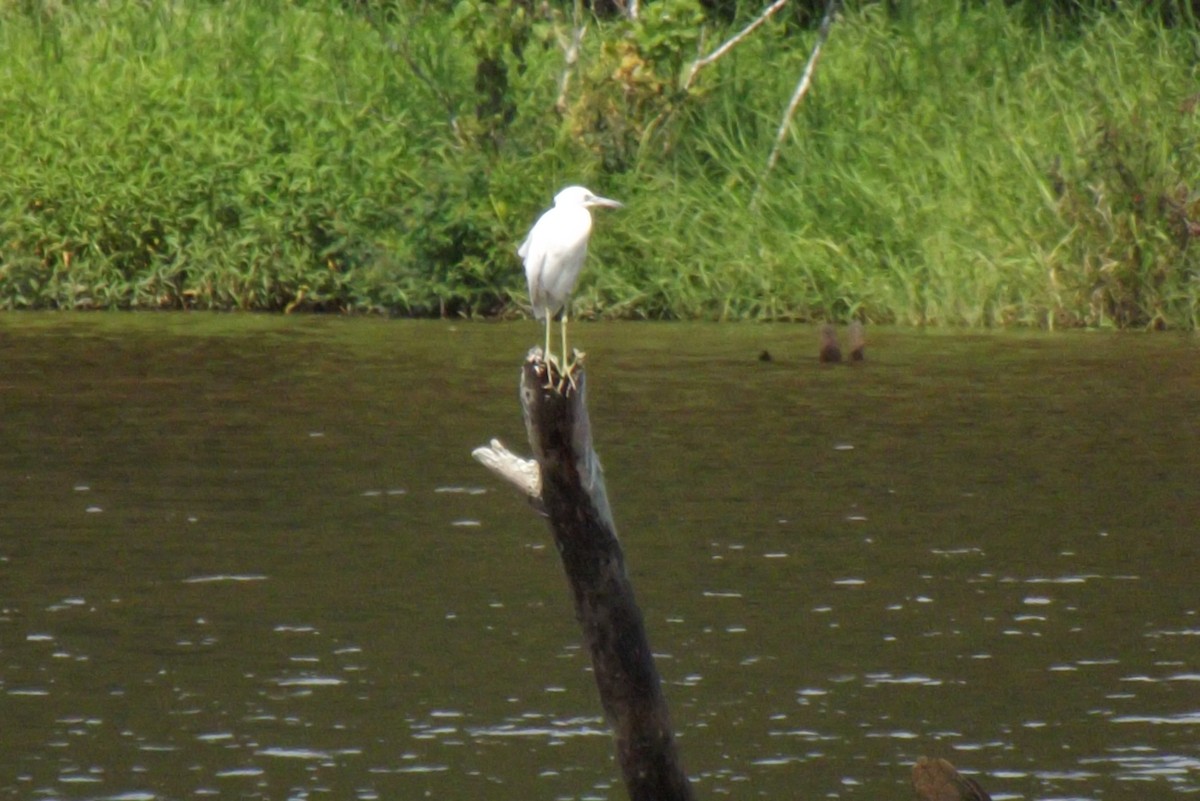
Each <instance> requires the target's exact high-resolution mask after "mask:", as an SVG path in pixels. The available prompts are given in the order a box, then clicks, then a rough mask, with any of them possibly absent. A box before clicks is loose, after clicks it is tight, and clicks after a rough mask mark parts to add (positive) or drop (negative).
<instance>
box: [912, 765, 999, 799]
mask: <svg viewBox="0 0 1200 801" xmlns="http://www.w3.org/2000/svg"><path fill="white" fill-rule="evenodd" d="M912 780H913V789H914V790H916V791H917V798H919V799H920V801H992V797H991V796H990V795H988V794H987V793H986V792H984V790H983V788H982V787H980V786H979V783H978V782H976V781H975V780H974V779H970V778H967V777H966V776H963V775H961V774H960V773H959V772H958V771H957V770H955V769H954V766H953V765H951V764H950V763H949V762H947V761H946V760H944V759H930V758H929V757H921V758H920V759H918V760H917V764H916V765H913V778H912Z"/></svg>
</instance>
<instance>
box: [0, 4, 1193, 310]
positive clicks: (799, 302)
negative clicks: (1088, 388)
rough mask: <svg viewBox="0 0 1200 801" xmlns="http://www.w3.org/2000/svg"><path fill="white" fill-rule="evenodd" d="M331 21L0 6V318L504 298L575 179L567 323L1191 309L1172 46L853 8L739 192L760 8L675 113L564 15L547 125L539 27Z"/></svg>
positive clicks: (1178, 87) (1183, 149) (777, 105)
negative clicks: (566, 25) (582, 253)
mask: <svg viewBox="0 0 1200 801" xmlns="http://www.w3.org/2000/svg"><path fill="white" fill-rule="evenodd" d="M672 2H676V3H686V2H690V0H672ZM505 7H506V8H509V6H505ZM361 8H367V9H370V8H377V7H375V6H356V5H354V4H350V5H349V6H347V7H343V6H342V5H340V4H337V3H334V2H332V0H330V2H321V0H313V2H309V3H306V4H296V3H288V2H284V1H283V0H274V1H273V2H250V0H228V2H225V3H219V4H209V3H203V4H200V3H186V2H180V1H179V0H147V2H132V0H109V2H103V3H98V4H69V3H55V4H50V3H36V2H4V0H0V114H2V115H3V122H4V124H3V128H2V130H0V304H3V305H6V306H8V307H57V308H114V307H115V308H178V307H200V308H261V309H292V308H306V309H330V310H359V311H368V310H370V311H380V310H385V311H390V312H395V313H401V314H502V313H507V312H509V311H511V310H515V309H519V308H520V306H521V304H522V302H523V295H524V292H523V279H522V276H521V273H520V269H519V265H518V263H517V261H516V259H515V256H514V255H513V250H514V247H515V244H516V243H517V242H519V241H520V238H521V237H522V236H523V235H524V233H525V230H526V229H527V227H528V225H529V223H530V222H531V221H532V220H533V219H534V217H535V216H536V214H537V213H538V212H539V211H540V210H541V209H542V208H543V207H544V206H545V205H546V204H547V203H548V202H549V198H550V197H551V196H552V194H553V193H554V191H555V190H556V189H557V188H558V187H559V186H561V185H563V184H565V183H568V182H583V183H590V184H594V185H593V188H594V189H597V190H602V191H603V192H604V194H607V195H609V196H615V197H619V198H621V199H622V200H624V201H626V203H627V206H628V208H627V209H626V210H624V211H622V212H616V213H606V214H604V216H603V218H602V219H601V220H599V222H598V223H597V232H596V234H595V235H594V239H593V251H594V256H593V264H592V267H591V268H590V269H589V270H588V271H587V272H585V278H584V282H583V285H582V286H581V287H580V290H579V292H578V293H577V311H578V312H579V313H582V314H590V315H597V316H621V317H652V318H660V317H665V318H697V317H699V318H719V319H811V318H822V317H829V318H848V317H859V318H863V319H869V320H875V321H898V322H903V323H913V324H952V325H1008V324H1034V325H1118V326H1134V327H1136V326H1155V327H1190V328H1194V327H1196V324H1197V319H1198V316H1200V315H1198V310H1200V261H1198V260H1197V255H1196V250H1195V248H1193V247H1191V238H1192V236H1193V235H1195V234H1197V233H1200V194H1198V192H1200V190H1198V188H1197V186H1196V184H1197V181H1198V179H1197V178H1196V176H1197V175H1200V170H1198V167H1200V164H1197V161H1196V159H1197V152H1196V143H1197V135H1198V133H1200V127H1198V121H1197V117H1196V101H1195V96H1194V95H1195V93H1196V92H1197V91H1200V89H1198V87H1197V83H1196V77H1197V74H1196V68H1195V67H1194V66H1193V65H1194V64H1195V63H1196V55H1197V38H1196V31H1195V30H1194V29H1191V28H1173V27H1168V26H1165V25H1164V24H1163V23H1162V22H1161V21H1160V20H1158V19H1156V18H1153V17H1151V16H1148V15H1147V14H1145V13H1143V12H1141V11H1122V12H1113V13H1110V14H1096V15H1094V16H1091V17H1088V18H1085V19H1082V20H1073V21H1072V22H1071V24H1070V25H1065V24H1064V25H1062V26H1059V27H1056V24H1055V22H1054V21H1053V19H1052V18H1049V17H1046V18H1044V19H1043V18H1039V17H1038V15H1036V14H1031V13H1029V10H1028V8H1021V7H1006V6H1005V5H1004V4H1002V3H998V2H997V3H981V4H979V5H976V6H971V7H965V4H962V3H959V2H952V1H951V0H938V2H932V3H928V4H914V5H913V6H911V8H910V9H909V10H908V12H907V13H905V14H903V15H898V16H895V17H889V16H888V15H887V14H886V13H885V8H884V7H883V6H881V5H872V4H863V5H862V6H861V7H854V6H853V5H852V7H851V8H850V9H849V10H848V11H847V12H846V14H845V15H844V17H843V18H842V19H841V20H840V21H839V23H838V25H837V26H836V27H835V29H834V31H833V35H832V37H831V39H830V41H829V43H828V44H827V46H826V49H825V54H824V56H823V60H822V61H821V63H820V65H819V67H818V72H817V78H816V84H815V87H814V89H813V91H812V93H811V94H810V95H809V96H808V97H807V98H806V100H805V103H804V105H802V106H801V109H800V113H799V115H798V116H797V118H796V119H795V120H794V124H793V128H792V131H791V133H790V135H789V139H788V141H787V143H786V146H785V149H784V152H783V158H782V159H781V160H780V163H779V165H778V166H777V168H776V169H775V170H774V171H773V172H772V173H771V174H770V175H767V176H765V178H764V166H765V161H766V156H767V154H768V152H769V151H770V147H771V144H772V142H773V140H774V136H775V131H776V128H777V126H778V124H779V117H780V114H781V113H782V110H783V107H784V105H785V103H786V101H787V98H788V96H789V95H790V93H791V91H792V88H793V85H794V82H795V81H796V79H797V77H798V75H799V72H800V69H801V68H802V66H803V63H804V60H805V59H806V57H807V49H808V44H809V43H810V41H811V36H810V35H807V34H804V33H802V32H798V31H796V30H793V29H792V28H791V27H790V26H788V25H786V24H782V23H780V24H773V25H771V26H768V27H765V28H763V29H761V30H760V31H759V32H758V33H757V34H756V35H755V36H754V37H753V38H752V39H751V40H750V41H749V42H748V43H747V44H744V45H743V46H741V47H740V48H739V49H738V50H735V51H734V52H733V53H732V54H731V55H730V56H729V57H727V58H725V59H723V60H722V61H720V62H719V63H718V64H717V65H716V66H715V67H713V68H712V69H710V70H709V71H708V72H707V73H706V74H705V76H704V78H703V80H702V81H701V82H700V84H699V86H698V87H697V91H695V92H694V93H692V94H691V95H689V96H687V97H683V96H679V95H676V94H673V92H674V90H673V86H672V77H673V76H672V74H671V73H670V71H669V70H668V71H667V73H666V74H658V75H656V74H654V73H652V72H651V71H649V70H643V71H641V72H636V74H635V71H634V70H632V69H626V70H625V71H622V69H624V68H625V67H627V65H628V64H629V63H631V62H630V58H631V56H630V53H632V52H634V50H633V49H632V48H634V45H635V44H636V43H637V39H636V36H637V31H633V30H631V29H630V27H629V26H628V24H625V23H618V22H606V23H601V22H597V21H595V20H593V21H592V23H591V25H590V27H589V32H588V34H587V36H586V37H585V38H584V40H583V52H582V53H581V59H580V67H579V69H578V72H577V73H576V75H575V76H574V78H573V82H572V84H571V86H570V96H569V98H568V100H569V106H568V109H567V111H566V113H565V114H563V115H562V116H560V115H559V114H557V113H556V112H555V111H554V102H555V98H556V96H557V93H558V88H559V83H558V81H559V78H560V76H561V73H562V69H563V59H562V53H561V51H560V49H559V47H558V46H557V44H556V43H555V39H554V36H553V35H552V33H546V31H545V30H544V29H543V28H538V27H536V26H535V27H534V28H532V29H531V30H532V31H533V34H532V35H531V37H530V40H529V41H528V42H527V43H525V44H524V45H523V46H522V47H516V46H512V47H504V48H500V49H497V50H494V51H491V50H489V51H486V52H485V50H484V49H481V46H480V45H479V39H478V37H476V38H474V39H473V38H472V35H473V34H478V33H479V30H480V28H479V27H478V26H479V25H481V24H484V23H480V22H479V21H478V19H477V20H476V21H475V23H474V24H475V25H476V27H475V28H473V29H471V28H470V27H469V26H470V24H472V23H471V20H470V19H464V18H462V17H461V15H460V16H458V17H455V18H453V19H449V18H447V17H446V16H444V15H441V14H439V13H437V12H436V11H433V10H429V9H428V8H426V7H424V6H416V5H413V6H411V7H409V6H405V5H403V4H396V5H395V6H394V9H397V8H398V9H399V11H398V12H396V13H393V14H392V15H390V16H387V15H384V14H382V13H360V12H359V10H358V9H361ZM1031 18H1033V21H1031ZM450 22H452V23H453V24H448V23H450ZM486 24H491V25H495V24H496V23H495V22H494V21H493V22H489V23H486ZM539 31H541V33H540V34H539V33H538V32H539ZM721 35H723V34H722V32H721V31H720V30H719V29H717V28H716V27H715V26H714V27H712V28H711V29H710V30H709V31H708V33H707V40H706V41H708V42H709V44H710V45H711V43H712V42H713V41H716V40H718V39H719V38H720V36H721ZM655 41H656V42H657V41H659V40H655ZM631 43H632V44H631ZM689 57H690V56H689ZM484 59H491V62H490V63H491V64H492V65H493V66H495V65H500V66H501V67H502V69H501V70H500V83H499V84H498V85H497V86H493V87H492V88H493V89H495V91H496V93H499V92H504V93H505V95H504V98H505V100H506V102H507V103H509V105H507V106H506V105H503V104H501V105H499V106H497V108H499V109H500V111H495V110H493V111H494V113H490V115H489V114H484V113H482V112H480V106H481V103H480V100H481V92H483V89H482V88H481V84H480V80H481V78H480V76H481V74H482V73H481V71H480V70H479V65H480V63H481V62H482V61H483V60H484ZM685 61H686V59H684V60H680V59H676V63H673V64H672V65H671V69H673V70H678V69H679V65H680V63H683V62H685ZM490 74H493V75H495V71H494V70H493V72H492V73H490ZM485 77H486V75H485ZM655 103H658V104H659V106H658V107H655V106H654V104H655ZM660 108H661V109H665V112H663V113H662V114H661V115H660V116H659V117H658V122H660V123H661V124H660V125H658V127H655V126H654V125H649V124H647V122H646V118H645V117H646V116H649V115H652V114H653V113H655V112H656V111H658V110H659V109H660ZM505 109H507V110H505ZM643 115H645V116H643Z"/></svg>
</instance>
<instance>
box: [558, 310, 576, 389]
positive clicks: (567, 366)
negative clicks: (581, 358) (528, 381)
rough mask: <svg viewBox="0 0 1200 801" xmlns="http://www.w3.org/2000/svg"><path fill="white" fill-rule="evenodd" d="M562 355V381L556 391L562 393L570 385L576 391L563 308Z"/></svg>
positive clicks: (565, 311)
mask: <svg viewBox="0 0 1200 801" xmlns="http://www.w3.org/2000/svg"><path fill="white" fill-rule="evenodd" d="M562 354H563V368H562V371H561V372H562V380H561V381H559V383H558V391H559V392H562V391H563V389H565V388H566V386H567V384H570V385H571V389H578V388H579V387H577V386H576V385H575V376H574V375H572V373H574V371H575V359H574V358H573V355H572V354H569V353H568V351H567V308H566V307H565V306H564V307H563V312H562Z"/></svg>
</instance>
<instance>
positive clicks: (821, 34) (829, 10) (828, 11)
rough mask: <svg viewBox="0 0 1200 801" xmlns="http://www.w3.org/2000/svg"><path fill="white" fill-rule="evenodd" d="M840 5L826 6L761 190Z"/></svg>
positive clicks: (831, 0) (835, 0)
mask: <svg viewBox="0 0 1200 801" xmlns="http://www.w3.org/2000/svg"><path fill="white" fill-rule="evenodd" d="M839 5H841V2H840V0H829V5H828V6H826V7H825V17H824V19H822V20H821V29H820V30H819V31H818V32H817V41H816V43H815V44H814V45H813V49H812V53H811V54H809V56H808V63H807V64H805V65H804V73H803V74H802V75H801V76H800V83H799V84H797V85H796V91H795V92H794V93H793V94H792V99H791V102H789V103H788V107H787V111H786V112H784V115H783V120H782V121H781V122H780V123H779V131H778V133H776V135H775V146H774V147H772V148H771V155H770V156H769V157H768V158H767V169H766V170H765V171H764V172H763V179H762V181H760V182H759V188H760V190H761V188H762V184H763V183H764V182H765V181H766V180H767V176H768V175H769V174H770V173H771V170H773V169H775V162H777V161H779V151H780V150H781V149H782V148H783V140H784V139H786V138H787V134H788V131H789V130H790V129H791V126H792V117H794V116H795V115H796V109H797V108H798V107H799V106H800V101H801V100H803V99H804V96H805V95H806V94H808V89H809V87H810V86H811V85H812V76H813V71H814V70H815V69H816V67H817V59H819V58H820V57H821V48H822V47H823V46H824V45H825V40H826V39H828V38H829V31H830V29H831V28H832V27H833V19H834V16H835V15H836V14H837V11H838V6H839ZM756 197H757V195H756Z"/></svg>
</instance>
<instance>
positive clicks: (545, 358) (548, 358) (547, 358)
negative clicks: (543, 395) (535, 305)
mask: <svg viewBox="0 0 1200 801" xmlns="http://www.w3.org/2000/svg"><path fill="white" fill-rule="evenodd" d="M552 325H554V316H553V315H551V314H547V315H546V350H544V351H543V352H542V362H543V363H544V364H545V365H546V386H545V389H554V377H553V376H552V375H551V374H550V365H551V364H554V355H553V354H551V353H550V327H551V326H552Z"/></svg>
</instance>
